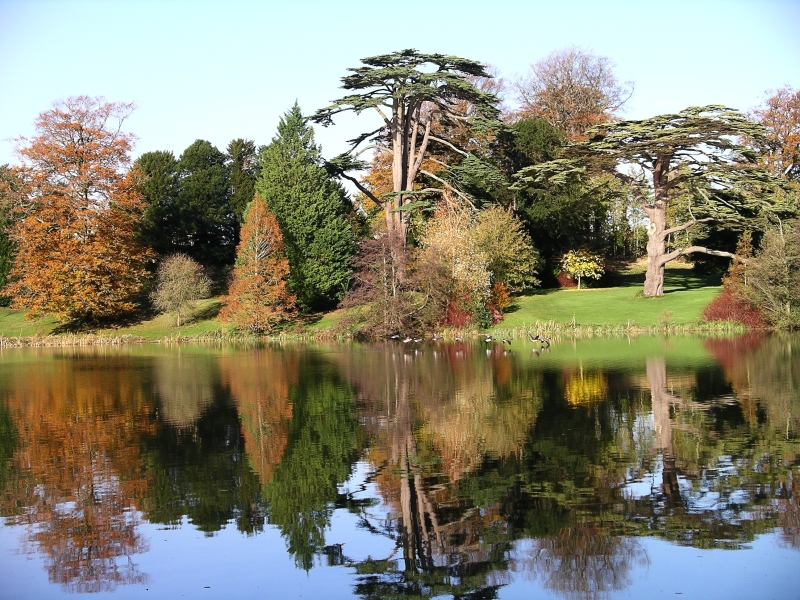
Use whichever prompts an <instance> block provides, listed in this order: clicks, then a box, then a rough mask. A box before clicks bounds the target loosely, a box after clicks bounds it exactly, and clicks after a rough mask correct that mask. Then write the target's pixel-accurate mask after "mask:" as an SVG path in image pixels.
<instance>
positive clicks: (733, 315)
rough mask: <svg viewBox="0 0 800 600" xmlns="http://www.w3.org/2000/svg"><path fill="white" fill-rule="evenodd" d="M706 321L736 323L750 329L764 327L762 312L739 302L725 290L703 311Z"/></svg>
mask: <svg viewBox="0 0 800 600" xmlns="http://www.w3.org/2000/svg"><path fill="white" fill-rule="evenodd" d="M703 319H705V320H706V321H736V322H737V323H742V324H744V325H747V326H748V327H753V328H760V327H764V319H763V317H762V316H761V312H760V311H759V310H758V309H756V308H754V307H752V306H751V305H750V304H748V303H747V302H742V301H740V300H737V299H736V297H735V296H734V295H733V293H732V292H731V291H730V290H729V289H728V288H725V289H723V290H722V293H721V294H720V295H719V296H717V297H716V298H714V299H713V300H712V301H711V302H709V304H708V306H706V307H705V309H704V310H703Z"/></svg>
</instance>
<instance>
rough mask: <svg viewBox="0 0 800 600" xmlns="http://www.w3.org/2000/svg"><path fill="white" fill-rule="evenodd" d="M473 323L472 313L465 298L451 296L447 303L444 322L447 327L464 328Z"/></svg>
mask: <svg viewBox="0 0 800 600" xmlns="http://www.w3.org/2000/svg"><path fill="white" fill-rule="evenodd" d="M471 323H472V313H471V312H470V311H469V310H467V308H466V302H465V301H464V299H463V298H451V299H450V301H449V302H448V303H447V311H446V312H445V318H444V324H445V325H446V326H447V327H458V328H463V327H466V326H467V325H470V324H471Z"/></svg>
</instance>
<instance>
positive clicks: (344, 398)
mask: <svg viewBox="0 0 800 600" xmlns="http://www.w3.org/2000/svg"><path fill="white" fill-rule="evenodd" d="M304 369H305V372H301V373H300V377H299V383H298V384H297V385H296V386H294V387H293V388H292V389H291V390H290V392H289V397H290V399H291V403H292V421H291V424H290V426H289V439H288V443H287V446H286V450H285V452H284V454H283V459H282V460H281V462H280V464H279V465H278V466H277V468H276V469H275V472H274V474H273V477H272V479H271V481H269V482H265V487H264V498H265V499H266V501H267V504H268V507H269V513H268V516H269V522H270V523H271V524H273V525H276V526H277V527H278V528H279V529H280V530H281V533H282V535H283V537H284V538H285V539H286V543H287V546H288V550H289V552H290V553H291V554H292V555H293V556H294V559H295V564H296V565H297V566H298V568H302V569H305V570H309V569H310V568H311V567H312V566H313V558H314V554H315V553H317V552H319V551H320V550H322V548H323V547H324V546H325V529H327V528H328V527H329V525H330V519H331V516H332V514H333V509H334V507H335V504H336V502H337V500H338V498H339V495H338V486H339V485H340V484H342V483H343V482H344V481H345V480H346V479H347V478H348V477H349V476H350V472H351V468H352V465H353V463H355V461H356V459H357V458H358V438H357V426H358V423H357V421H356V418H355V414H354V409H355V399H354V396H353V391H352V389H351V388H350V387H349V386H348V385H347V384H346V383H345V382H344V381H342V380H341V379H340V378H339V375H338V373H337V372H336V369H335V367H334V366H333V365H330V364H327V363H325V362H322V361H321V360H320V359H315V358H313V357H312V358H310V359H309V360H307V361H304Z"/></svg>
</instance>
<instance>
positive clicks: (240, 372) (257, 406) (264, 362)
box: [220, 348, 300, 484]
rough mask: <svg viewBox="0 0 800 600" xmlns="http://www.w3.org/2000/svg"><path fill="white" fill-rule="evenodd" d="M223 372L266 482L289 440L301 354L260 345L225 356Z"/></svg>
mask: <svg viewBox="0 0 800 600" xmlns="http://www.w3.org/2000/svg"><path fill="white" fill-rule="evenodd" d="M220 371H221V372H222V380H223V382H224V384H225V385H226V386H227V387H228V388H229V389H230V391H231V395H232V396H233V398H234V400H235V401H236V406H237V408H238V410H239V414H240V415H241V419H242V434H243V435H244V443H245V450H246V451H247V455H248V456H249V457H250V462H251V464H252V466H253V469H254V470H255V471H256V472H257V473H258V475H259V477H260V479H261V482H262V484H267V483H269V481H270V480H271V479H272V474H273V472H274V471H275V467H277V465H278V464H279V463H280V461H281V459H282V458H283V453H284V451H285V450H286V445H287V443H288V440H289V424H290V422H291V420H292V402H291V400H290V399H289V391H290V389H291V386H292V385H295V384H296V383H297V382H298V379H299V376H300V375H299V374H300V368H299V355H298V353H294V352H293V353H286V352H279V351H275V350H273V349H270V348H257V349H255V350H253V351H252V352H250V353H246V354H236V355H225V356H223V357H222V358H221V359H220Z"/></svg>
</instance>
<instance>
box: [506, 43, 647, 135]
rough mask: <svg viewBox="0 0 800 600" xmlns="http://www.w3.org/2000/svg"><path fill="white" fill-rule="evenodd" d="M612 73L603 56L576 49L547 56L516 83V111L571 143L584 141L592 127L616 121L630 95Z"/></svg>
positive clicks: (629, 89) (630, 89)
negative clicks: (562, 134)
mask: <svg viewBox="0 0 800 600" xmlns="http://www.w3.org/2000/svg"><path fill="white" fill-rule="evenodd" d="M613 68H614V64H613V63H612V62H611V61H610V60H609V59H608V58H606V57H605V56H596V55H594V54H592V53H591V52H589V51H588V50H585V49H583V48H578V47H576V46H571V47H568V48H564V49H563V50H556V51H555V52H551V53H550V54H548V55H547V56H545V57H544V58H542V59H541V60H539V61H537V62H535V63H533V64H532V65H531V66H530V72H529V73H528V74H527V75H526V76H524V77H522V78H521V79H520V80H519V81H517V82H516V85H515V88H516V91H517V99H518V100H519V103H520V109H519V111H518V112H519V114H520V115H522V116H524V117H538V118H542V119H545V120H547V121H548V122H549V123H550V124H551V125H553V126H554V127H558V128H559V129H561V130H563V131H564V132H565V133H566V134H567V136H568V137H569V139H570V140H578V139H582V138H583V135H584V132H585V131H586V130H587V129H588V128H590V127H592V126H593V125H598V124H600V123H605V122H607V121H612V120H614V117H615V115H616V113H617V111H619V109H620V108H622V106H623V105H624V104H625V103H626V102H627V101H628V100H629V99H630V97H631V95H632V93H633V83H632V82H630V81H628V82H625V83H620V82H619V81H618V80H617V77H616V75H614V71H613Z"/></svg>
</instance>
